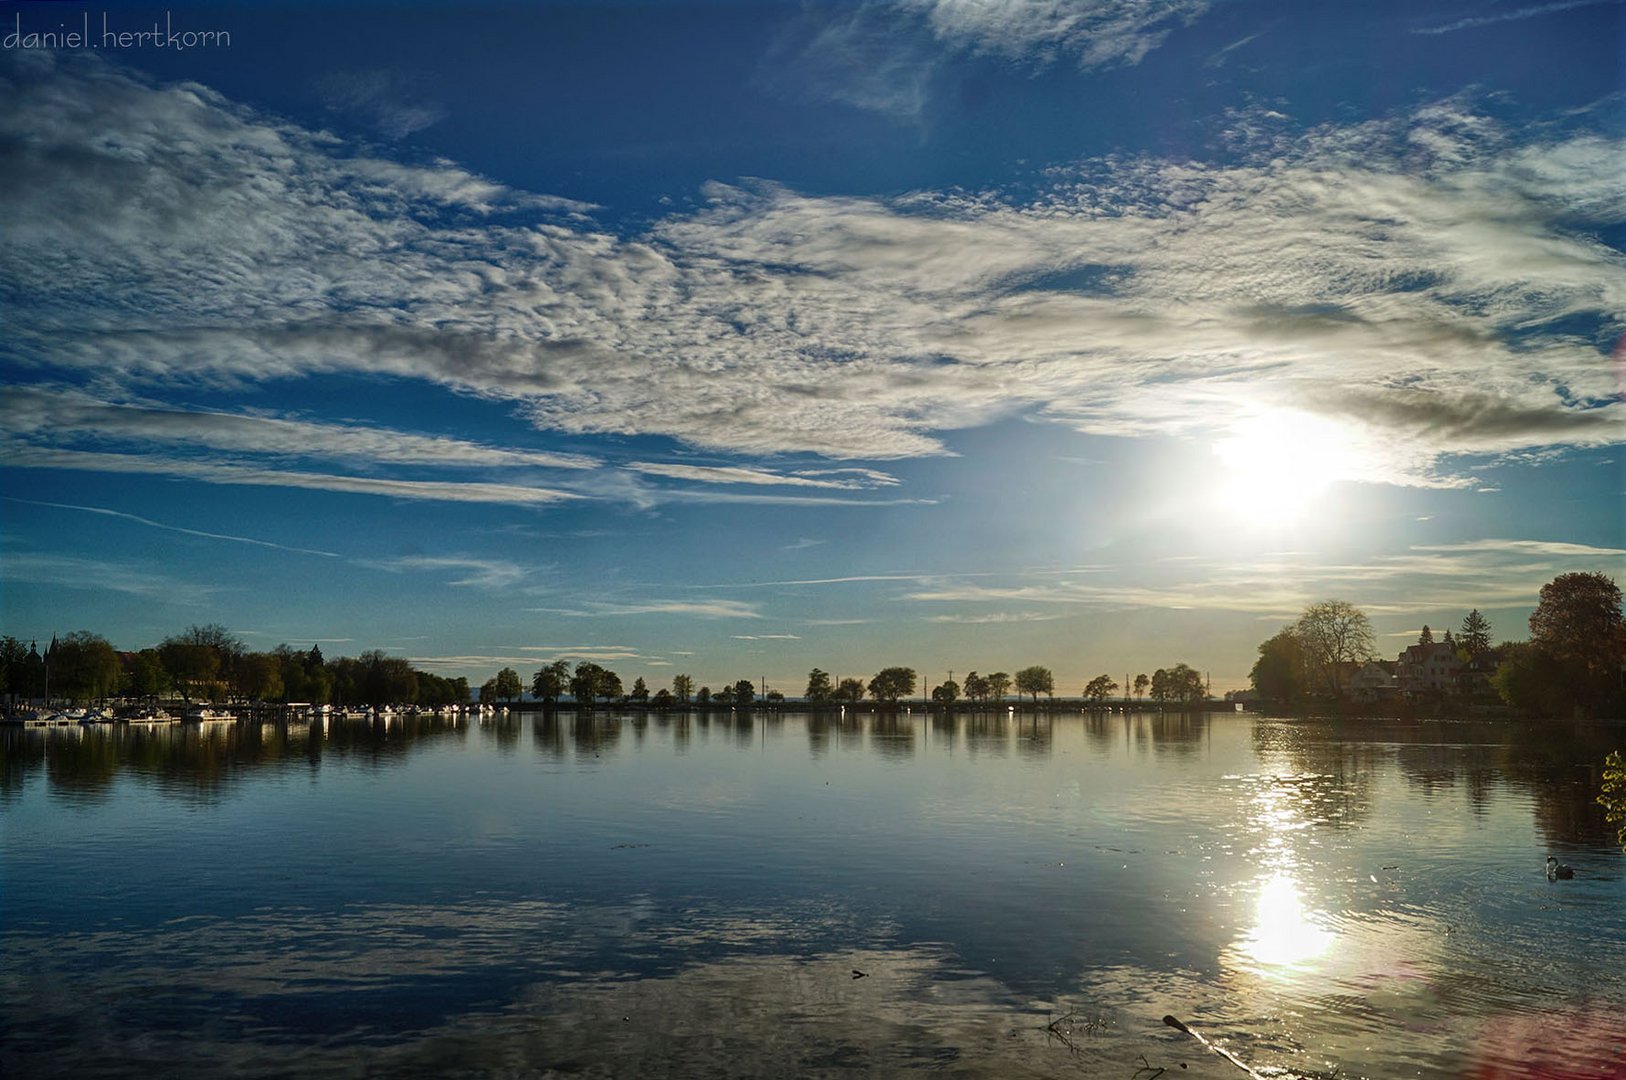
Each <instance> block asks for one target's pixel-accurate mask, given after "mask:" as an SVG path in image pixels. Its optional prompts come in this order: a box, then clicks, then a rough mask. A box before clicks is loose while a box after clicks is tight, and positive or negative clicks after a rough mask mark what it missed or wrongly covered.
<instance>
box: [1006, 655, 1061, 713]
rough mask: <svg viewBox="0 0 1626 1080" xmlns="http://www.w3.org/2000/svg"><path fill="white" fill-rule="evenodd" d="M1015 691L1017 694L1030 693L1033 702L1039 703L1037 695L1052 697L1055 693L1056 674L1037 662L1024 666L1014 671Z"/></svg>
mask: <svg viewBox="0 0 1626 1080" xmlns="http://www.w3.org/2000/svg"><path fill="white" fill-rule="evenodd" d="M1016 692H1017V693H1018V694H1031V695H1032V696H1033V704H1035V705H1038V704H1039V695H1040V694H1044V695H1046V696H1047V697H1053V696H1054V695H1055V693H1056V676H1055V675H1053V674H1052V673H1051V671H1050V669H1049V668H1047V667H1043V666H1041V665H1039V664H1034V665H1033V666H1032V667H1025V668H1023V669H1022V670H1021V671H1018V672H1017V673H1016Z"/></svg>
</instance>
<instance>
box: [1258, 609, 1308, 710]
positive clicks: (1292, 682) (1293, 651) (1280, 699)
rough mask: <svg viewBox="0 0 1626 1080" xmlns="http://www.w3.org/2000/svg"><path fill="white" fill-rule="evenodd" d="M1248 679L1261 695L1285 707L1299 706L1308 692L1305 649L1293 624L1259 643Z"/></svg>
mask: <svg viewBox="0 0 1626 1080" xmlns="http://www.w3.org/2000/svg"><path fill="white" fill-rule="evenodd" d="M1248 678H1249V680H1250V681H1252V683H1253V688H1254V689H1255V690H1256V691H1258V693H1259V696H1260V698H1262V699H1263V700H1264V701H1266V702H1268V703H1269V704H1271V705H1275V706H1278V707H1281V708H1285V709H1294V708H1297V707H1298V705H1299V703H1300V702H1301V701H1302V700H1303V698H1304V694H1305V672H1304V649H1303V647H1302V646H1300V645H1299V639H1298V635H1297V634H1295V633H1294V632H1293V627H1291V626H1284V627H1282V629H1281V630H1280V631H1278V632H1277V633H1276V635H1275V636H1274V637H1272V638H1270V639H1268V640H1266V641H1264V642H1263V643H1261V644H1260V646H1259V659H1258V660H1255V661H1254V664H1253V670H1252V671H1251V672H1250V673H1249V675H1248Z"/></svg>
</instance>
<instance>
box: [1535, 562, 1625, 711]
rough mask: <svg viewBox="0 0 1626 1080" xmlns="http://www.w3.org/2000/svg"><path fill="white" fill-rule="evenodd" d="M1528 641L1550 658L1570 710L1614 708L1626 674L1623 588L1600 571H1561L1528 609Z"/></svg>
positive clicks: (1561, 697)
mask: <svg viewBox="0 0 1626 1080" xmlns="http://www.w3.org/2000/svg"><path fill="white" fill-rule="evenodd" d="M1530 644H1531V646H1532V647H1533V648H1535V649H1537V650H1538V651H1540V652H1541V653H1542V654H1543V655H1544V656H1546V657H1548V658H1550V660H1551V661H1552V663H1553V665H1554V666H1555V668H1556V672H1557V677H1558V678H1559V679H1560V680H1562V683H1563V686H1562V687H1560V688H1559V689H1560V690H1561V691H1562V692H1561V693H1560V694H1559V695H1558V697H1559V698H1560V700H1562V701H1563V702H1564V704H1565V705H1566V706H1567V707H1568V709H1572V710H1576V709H1578V710H1580V711H1583V712H1589V713H1593V714H1599V713H1605V712H1613V711H1616V710H1618V709H1619V708H1620V706H1621V701H1622V694H1621V682H1622V679H1623V678H1626V624H1623V621H1622V617H1621V592H1620V587H1619V586H1618V585H1616V584H1615V581H1614V579H1613V578H1611V577H1609V576H1607V575H1605V574H1600V573H1572V574H1560V575H1558V576H1557V577H1556V578H1554V579H1553V580H1552V581H1550V582H1548V583H1547V584H1546V585H1543V586H1542V587H1541V597H1540V600H1539V601H1538V602H1537V604H1536V609H1535V611H1533V612H1531V614H1530Z"/></svg>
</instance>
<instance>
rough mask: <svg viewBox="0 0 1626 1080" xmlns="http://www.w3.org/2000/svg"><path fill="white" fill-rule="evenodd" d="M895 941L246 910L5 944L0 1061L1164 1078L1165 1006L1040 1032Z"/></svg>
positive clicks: (617, 910) (496, 912)
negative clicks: (1146, 1061)
mask: <svg viewBox="0 0 1626 1080" xmlns="http://www.w3.org/2000/svg"><path fill="white" fill-rule="evenodd" d="M891 932H892V928H891V927H887V926H882V927H868V928H862V927H859V926H857V925H855V924H854V923H853V921H852V916H851V915H850V913H848V912H846V911H845V910H844V909H841V908H839V907H837V906H834V905H827V906H819V905H813V904H809V905H805V906H801V907H798V908H795V909H793V910H786V911H783V912H781V913H779V914H777V915H771V916H767V917H764V918H749V917H740V916H736V915H732V914H725V913H717V912H711V911H704V910H699V909H694V908H691V909H687V910H682V911H678V912H672V911H670V910H661V909H660V908H659V905H657V904H656V903H655V902H654V901H652V900H649V899H647V898H646V899H642V900H635V901H633V902H631V903H629V904H627V905H624V906H618V907H595V908H582V907H573V906H570V905H564V904H555V903H547V902H541V901H516V902H501V901H496V900H475V901H469V902H464V903H457V904H449V905H444V906H435V905H421V906H412V905H379V906H374V907H368V908H364V909H353V910H350V911H347V912H344V913H340V914H334V913H330V912H319V911H315V910H310V909H297V908H295V909H280V910H275V911H271V910H265V909H262V910H259V911H256V912H253V913H250V914H246V915H244V916H242V917H240V918H237V919H231V920H224V919H214V918H196V917H194V918H181V919H176V920H173V921H171V922H169V923H167V924H165V925H163V926H161V927H158V928H156V929H154V930H153V931H151V932H149V933H125V932H121V931H115V930H106V931H95V932H85V933H79V934H59V935H55V936H46V935H25V934H11V935H8V936H7V938H6V948H5V954H4V957H5V962H4V964H3V965H0V997H3V999H4V1000H5V1001H6V1002H7V1006H8V1008H7V1012H8V1015H7V1019H6V1033H7V1039H6V1040H3V1041H0V1069H3V1070H4V1071H5V1072H6V1073H8V1074H11V1073H12V1072H13V1071H14V1070H15V1072H16V1073H17V1074H23V1073H27V1074H29V1075H36V1076H43V1075H53V1074H55V1075H70V1074H71V1075H83V1074H85V1073H86V1072H96V1071H98V1070H111V1071H116V1072H122V1073H158V1072H162V1073H164V1074H166V1075H171V1076H182V1077H184V1076H203V1075H219V1074H222V1073H230V1074H234V1075H245V1076H252V1075H265V1074H273V1073H275V1074H287V1073H290V1072H291V1073H296V1074H299V1075H322V1074H350V1073H354V1072H355V1071H358V1070H360V1069H362V1068H365V1071H367V1072H369V1073H374V1074H383V1075H441V1074H447V1073H459V1074H470V1073H473V1074H485V1073H492V1072H496V1073H506V1072H511V1071H513V1072H532V1071H538V1070H547V1069H557V1070H560V1071H568V1072H581V1073H585V1074H587V1075H601V1076H634V1075H636V1076H659V1075H665V1076H691V1075H692V1076H764V1075H806V1074H809V1073H814V1074H817V1073H821V1072H830V1071H846V1070H851V1069H868V1070H875V1071H880V1072H895V1071H899V1070H904V1069H916V1068H931V1069H942V1068H948V1069H951V1070H952V1071H953V1072H955V1073H956V1074H958V1075H966V1076H1054V1075H1056V1074H1057V1072H1058V1071H1059V1070H1063V1069H1067V1070H1070V1069H1072V1068H1073V1067H1074V1065H1088V1064H1090V1063H1110V1064H1111V1065H1112V1066H1114V1067H1118V1066H1122V1065H1124V1064H1125V1063H1129V1062H1132V1061H1134V1060H1136V1059H1137V1058H1138V1056H1139V1055H1141V1054H1148V1055H1151V1056H1153V1057H1156V1056H1157V1055H1159V1054H1162V1055H1164V1057H1163V1059H1162V1060H1163V1061H1164V1063H1165V1064H1166V1065H1168V1066H1169V1067H1173V1066H1174V1063H1175V1061H1176V1060H1179V1055H1180V1054H1181V1053H1183V1052H1184V1048H1179V1047H1175V1048H1174V1049H1172V1050H1171V1044H1170V1042H1169V1040H1168V1039H1167V1038H1166V1036H1165V1033H1163V1032H1162V1031H1160V1030H1159V1028H1158V1025H1157V1021H1156V1013H1157V1009H1159V1008H1162V1007H1163V1005H1162V1003H1161V1002H1155V1003H1153V1002H1148V1003H1145V1005H1144V1007H1142V1008H1139V1009H1138V1010H1136V1013H1135V1014H1134V1015H1133V1016H1132V1017H1131V1016H1130V1015H1128V1014H1121V1013H1113V1012H1110V1011H1105V1010H1104V1009H1089V1010H1086V1009H1085V1008H1084V1007H1083V1006H1079V1015H1078V1019H1077V1020H1076V1021H1075V1022H1074V1023H1072V1024H1070V1025H1069V1026H1068V1027H1067V1028H1066V1029H1064V1030H1065V1032H1066V1033H1067V1034H1068V1035H1069V1038H1068V1039H1066V1040H1062V1039H1060V1038H1057V1037H1056V1036H1053V1035H1051V1034H1050V1033H1048V1032H1047V1031H1046V1030H1045V1025H1046V1022H1047V1021H1048V1020H1049V1019H1051V1018H1052V1017H1054V1016H1060V1015H1061V1014H1062V1013H1064V1012H1066V1011H1068V1008H1069V1007H1070V1006H1068V1005H1067V1004H1065V1003H1053V1002H1030V1001H1026V1000H1023V999H1020V998H1019V997H1017V996H1016V995H1014V994H1012V992H1011V991H1009V990H1008V989H1007V988H1006V987H1004V986H1003V984H1001V983H999V982H998V981H996V980H994V979H992V978H990V977H988V976H987V975H985V974H982V973H979V972H975V971H968V970H964V969H963V968H961V967H960V966H958V964H957V962H956V961H955V960H954V959H953V957H952V956H951V955H950V954H949V953H948V952H947V950H945V949H943V948H941V947H938V946H930V945H928V946H922V947H918V948H914V949H905V948H896V947H891V946H888V945H885V944H882V943H881V942H882V939H883V938H884V937H886V936H889V935H890V933H891ZM844 942H851V943H852V944H851V945H845V944H843V943H844ZM663 961H664V962H663ZM855 971H862V972H864V977H863V978H854V977H853V975H854V972H855ZM1133 981H1134V982H1135V983H1137V984H1138V985H1140V986H1142V987H1145V986H1150V985H1152V984H1154V983H1155V982H1156V981H1157V980H1156V979H1155V978H1153V977H1152V976H1150V975H1146V974H1140V975H1137V976H1135V977H1134V978H1133ZM1086 1025H1087V1026H1086ZM1198 1075H1201V1074H1200V1073H1199V1074H1198Z"/></svg>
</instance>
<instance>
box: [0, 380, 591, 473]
mask: <svg viewBox="0 0 1626 1080" xmlns="http://www.w3.org/2000/svg"><path fill="white" fill-rule="evenodd" d="M0 423H3V424H4V425H5V431H6V433H7V437H9V438H18V439H23V440H26V441H30V442H34V443H36V444H38V443H48V444H50V445H57V446H71V445H73V444H75V443H80V442H89V441H95V442H97V443H108V442H122V443H128V444H131V445H134V446H143V447H150V446H156V447H166V448H170V449H173V448H175V447H198V446H202V447H208V448H209V449H211V450H217V451H224V452H226V453H231V454H240V455H263V456H269V457H275V458H283V459H292V458H324V459H331V460H337V461H343V462H346V463H350V464H357V465H369V466H371V465H437V466H445V467H459V468H473V467H498V466H502V467H531V468H550V469H572V470H576V469H592V468H596V467H597V466H598V464H599V463H598V461H597V460H596V459H594V458H591V457H588V456H585V455H582V454H559V453H552V452H548V451H542V450H517V449H510V448H505V447H497V446H490V445H486V444H483V443H475V442H469V441H468V440H465V439H457V438H450V437H447V436H443V435H421V434H416V433H413V432H408V431H398V430H394V429H390V428H380V427H374V426H371V425H365V424H338V423H323V422H313V421H309V420H301V419H295V418H289V417H280V416H265V415H248V414H243V413H223V412H210V411H205V410H197V409H183V408H176V407H172V406H167V405H162V404H158V403H154V402H145V401H144V402H139V403H120V402H111V401H104V400H101V399H98V398H96V397H94V396H93V395H90V394H87V393H84V392H83V391H78V390H73V389H68V388H62V387H45V386H18V387H13V388H10V389H9V390H8V391H7V394H6V399H5V401H4V402H0Z"/></svg>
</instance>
